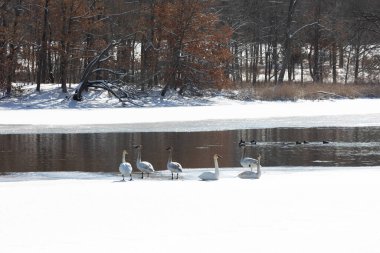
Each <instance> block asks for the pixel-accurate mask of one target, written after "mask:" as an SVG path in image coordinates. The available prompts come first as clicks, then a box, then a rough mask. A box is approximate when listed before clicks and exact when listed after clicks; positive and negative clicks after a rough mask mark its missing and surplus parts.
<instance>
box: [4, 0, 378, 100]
mask: <svg viewBox="0 0 380 253" xmlns="http://www.w3.org/2000/svg"><path fill="white" fill-rule="evenodd" d="M0 14H1V15H0V89H1V90H2V92H3V93H4V94H10V93H11V91H12V83H13V82H34V83H37V90H40V84H41V83H47V82H48V83H59V84H60V85H61V88H62V91H63V92H67V89H68V85H70V84H71V83H79V84H80V88H79V90H78V92H79V93H78V94H77V96H76V97H75V98H76V99H78V100H80V99H81V92H82V91H83V90H86V89H87V88H88V87H91V86H94V87H101V88H105V89H109V90H110V91H113V92H114V94H116V95H117V94H119V93H118V92H120V90H121V88H124V87H133V88H136V89H141V90H145V89H149V88H152V87H154V86H159V87H161V89H162V95H165V93H166V92H167V91H168V90H170V89H173V90H176V91H178V92H179V93H183V92H184V91H186V90H188V89H190V90H191V89H194V88H196V89H202V88H209V87H212V88H222V87H228V86H229V85H230V84H231V83H239V82H245V83H250V84H252V85H255V84H256V83H259V82H263V83H275V84H281V83H284V82H300V83H303V82H314V83H322V82H332V83H347V82H355V83H360V82H370V83H379V80H380V43H379V40H380V3H379V1H376V0H361V1H355V0H274V1H267V0H183V1H180V0H139V1H126V0H0ZM119 95H120V94H119Z"/></svg>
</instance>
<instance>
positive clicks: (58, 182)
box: [0, 86, 380, 253]
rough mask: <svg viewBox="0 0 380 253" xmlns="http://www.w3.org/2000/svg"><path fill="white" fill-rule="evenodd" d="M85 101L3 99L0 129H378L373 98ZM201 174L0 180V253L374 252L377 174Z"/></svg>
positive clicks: (379, 112) (48, 96)
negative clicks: (207, 177) (214, 177)
mask: <svg viewBox="0 0 380 253" xmlns="http://www.w3.org/2000/svg"><path fill="white" fill-rule="evenodd" d="M49 87H50V86H49ZM55 89H57V87H55ZM88 99H89V101H88V103H86V102H84V103H76V102H72V101H71V102H70V101H67V100H65V99H64V96H62V95H61V94H58V93H56V92H54V90H53V91H52V90H51V89H50V90H49V89H48V87H43V92H41V93H40V94H36V93H34V92H30V93H29V95H27V96H23V97H19V98H14V99H8V100H1V101H0V120H1V122H0V131H1V133H2V134H4V133H23V132H62V131H63V132H92V131H198V130H223V129H237V128H246V127H255V128H266V127H285V126H288V127H293V126H294V127H312V126H380V100H378V99H374V100H370V99H368V100H367V99H361V100H328V101H297V102H259V101H251V102H244V101H235V100H229V99H225V98H221V97H218V98H215V97H210V98H202V99H197V100H188V99H187V98H178V97H175V96H173V97H169V98H166V99H163V100H161V99H160V98H146V100H144V104H145V105H146V106H145V107H142V108H139V107H133V106H127V107H121V106H120V105H119V103H118V102H117V101H116V100H114V99H112V98H109V97H108V96H107V95H106V94H105V93H97V92H95V93H91V94H90V95H89V97H88ZM115 106H116V107H117V108H116V109H115V108H114V107H115ZM48 108H49V109H48ZM273 159H275V157H273ZM221 165H222V163H221ZM0 166H1V164H0ZM204 170H208V169H207V168H203V169H196V170H186V171H185V172H184V173H183V175H182V178H181V180H178V181H171V180H167V178H168V177H167V175H166V176H165V177H160V175H156V176H153V177H151V178H150V179H144V180H140V179H137V178H136V179H135V180H134V181H132V182H118V181H119V180H120V177H119V176H118V175H117V171H116V170H115V174H98V173H80V172H65V173H63V172H51V173H49V172H48V173H16V174H8V175H0V250H1V252H12V253H13V252H36V253H43V252H49V253H50V252H64V253H67V252H93V253H95V252H137V253H138V252H165V253H171V252H189V253H194V252H206V251H207V252H250V253H251V252H260V253H266V252H308V253H310V252H311V253H313V252H316V253H320V252H355V253H356V252H361V253H366V252H371V253H373V252H380V249H379V241H380V230H379V227H380V219H379V217H378V216H379V213H380V195H379V194H378V193H379V192H380V184H379V182H380V167H361V168H337V167H324V169H323V170H321V169H315V170H313V169H312V168H309V167H308V168H301V167H297V168H285V169H284V168H281V169H276V168H265V167H264V168H263V175H262V177H261V179H260V180H242V179H239V178H237V177H236V175H237V173H238V172H241V171H242V168H222V172H221V179H220V180H219V181H214V182H202V181H199V180H198V178H197V177H198V175H199V174H200V173H201V172H202V171H204ZM160 173H168V172H167V171H166V172H160Z"/></svg>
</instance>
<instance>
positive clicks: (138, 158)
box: [137, 149, 141, 163]
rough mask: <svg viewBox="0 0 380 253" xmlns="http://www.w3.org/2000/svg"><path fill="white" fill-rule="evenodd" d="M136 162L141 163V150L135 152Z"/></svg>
mask: <svg viewBox="0 0 380 253" xmlns="http://www.w3.org/2000/svg"><path fill="white" fill-rule="evenodd" d="M137 162H138V163H140V162H141V149H138V150H137Z"/></svg>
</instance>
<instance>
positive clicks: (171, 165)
mask: <svg viewBox="0 0 380 253" xmlns="http://www.w3.org/2000/svg"><path fill="white" fill-rule="evenodd" d="M250 143H252V142H250ZM255 144H256V143H255ZM246 146H247V143H246V142H240V143H239V147H240V148H241V150H242V154H241V158H240V164H241V166H242V167H243V168H249V170H247V171H243V172H241V173H240V174H239V175H238V177H239V178H242V179H259V178H260V176H261V164H260V159H261V156H260V155H259V156H258V158H257V159H254V158H250V157H246V156H245V148H246ZM134 148H135V149H137V158H136V168H137V169H138V170H139V171H140V172H141V179H144V173H145V174H147V176H148V177H149V175H150V174H151V173H154V172H155V170H154V167H153V165H152V164H151V163H150V162H147V161H142V160H141V153H142V149H143V146H142V145H137V146H134ZM166 150H167V151H168V152H169V156H168V161H167V164H166V168H167V170H169V171H170V172H171V179H172V180H174V174H176V179H177V180H178V178H179V174H180V173H182V172H183V169H182V165H181V164H180V163H178V162H174V161H173V150H174V149H173V147H168V148H166ZM127 155H128V152H127V151H126V150H123V153H122V160H121V163H120V165H119V172H120V174H121V176H122V180H121V181H125V177H129V181H132V180H133V179H132V170H133V168H132V165H131V164H130V163H129V162H127V161H126V156H127ZM221 158H222V156H220V155H218V154H214V155H213V160H214V167H215V168H214V171H206V172H203V173H201V174H200V175H199V176H198V178H199V179H200V180H202V181H212V180H218V179H219V177H220V169H219V163H218V159H221ZM253 167H256V171H253Z"/></svg>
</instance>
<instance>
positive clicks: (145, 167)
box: [135, 145, 154, 178]
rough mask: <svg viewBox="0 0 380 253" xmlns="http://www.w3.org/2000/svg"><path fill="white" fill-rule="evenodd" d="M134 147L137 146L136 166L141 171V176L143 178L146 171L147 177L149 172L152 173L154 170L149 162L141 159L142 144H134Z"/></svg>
mask: <svg viewBox="0 0 380 253" xmlns="http://www.w3.org/2000/svg"><path fill="white" fill-rule="evenodd" d="M135 148H137V151H138V152H137V160H136V167H137V169H139V170H140V171H141V173H142V174H141V178H144V173H148V177H149V173H153V172H154V168H153V165H152V164H150V163H149V162H145V161H141V149H142V145H138V146H135Z"/></svg>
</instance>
